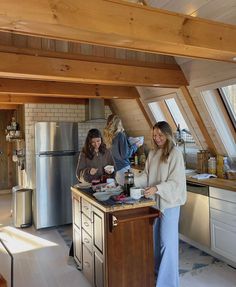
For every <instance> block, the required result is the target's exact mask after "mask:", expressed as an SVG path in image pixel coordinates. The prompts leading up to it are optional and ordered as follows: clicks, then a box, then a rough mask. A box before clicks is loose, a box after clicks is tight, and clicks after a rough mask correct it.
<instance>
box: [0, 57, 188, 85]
mask: <svg viewBox="0 0 236 287" xmlns="http://www.w3.org/2000/svg"><path fill="white" fill-rule="evenodd" d="M0 77H4V78H18V79H30V80H47V81H59V82H72V83H76V82H77V83H86V84H106V85H120V86H125V85H126V86H162V87H180V86H182V85H187V81H186V79H185V76H184V74H183V72H182V71H181V69H180V68H179V69H176V68H175V69H172V68H169V66H166V68H164V67H162V68H153V67H138V66H129V65H119V64H109V63H98V62H88V61H79V60H70V59H61V58H60V59H59V58H49V57H40V56H29V55H19V54H14V53H4V52H0Z"/></svg>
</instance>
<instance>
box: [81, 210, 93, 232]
mask: <svg viewBox="0 0 236 287" xmlns="http://www.w3.org/2000/svg"><path fill="white" fill-rule="evenodd" d="M82 228H83V229H84V230H85V231H86V232H87V233H88V234H89V235H90V236H92V222H91V220H90V219H89V218H88V217H86V216H85V215H84V214H82Z"/></svg>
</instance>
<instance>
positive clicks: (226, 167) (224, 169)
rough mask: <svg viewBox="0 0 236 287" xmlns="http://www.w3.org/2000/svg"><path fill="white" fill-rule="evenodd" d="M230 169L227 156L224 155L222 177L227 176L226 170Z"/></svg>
mask: <svg viewBox="0 0 236 287" xmlns="http://www.w3.org/2000/svg"><path fill="white" fill-rule="evenodd" d="M229 170H230V166H229V163H228V157H227V156H225V157H224V158H223V174H224V178H228V176H227V172H228V171H229Z"/></svg>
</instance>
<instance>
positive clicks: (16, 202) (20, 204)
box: [12, 186, 32, 228]
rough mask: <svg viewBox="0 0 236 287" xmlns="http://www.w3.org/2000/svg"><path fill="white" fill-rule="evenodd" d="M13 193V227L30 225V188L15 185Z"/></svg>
mask: <svg viewBox="0 0 236 287" xmlns="http://www.w3.org/2000/svg"><path fill="white" fill-rule="evenodd" d="M12 193H13V222H14V225H15V227H22V228H23V227H28V226H31V225H32V189H28V188H22V187H20V186H15V187H13V188H12Z"/></svg>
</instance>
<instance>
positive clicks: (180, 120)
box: [165, 98, 188, 130]
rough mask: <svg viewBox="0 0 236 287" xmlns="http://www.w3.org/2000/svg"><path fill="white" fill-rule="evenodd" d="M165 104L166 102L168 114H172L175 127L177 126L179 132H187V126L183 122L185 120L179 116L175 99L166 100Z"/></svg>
mask: <svg viewBox="0 0 236 287" xmlns="http://www.w3.org/2000/svg"><path fill="white" fill-rule="evenodd" d="M165 102H166V105H167V107H168V109H169V111H170V113H171V114H172V117H173V119H174V121H175V124H176V126H177V125H178V124H179V125H180V128H181V130H182V129H186V130H188V126H187V124H186V122H185V120H184V118H183V116H182V114H181V111H180V109H179V107H178V105H177V103H176V101H175V99H174V98H172V99H167V100H165Z"/></svg>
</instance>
